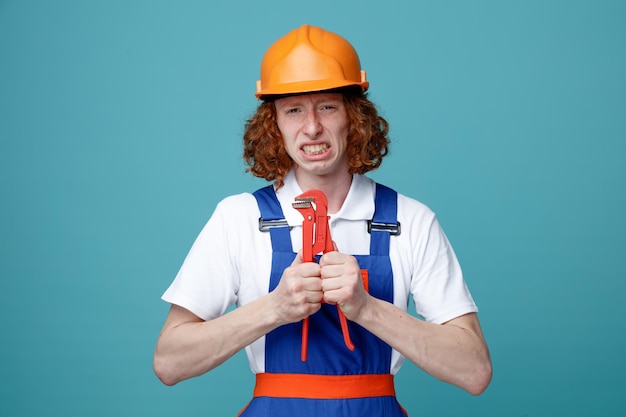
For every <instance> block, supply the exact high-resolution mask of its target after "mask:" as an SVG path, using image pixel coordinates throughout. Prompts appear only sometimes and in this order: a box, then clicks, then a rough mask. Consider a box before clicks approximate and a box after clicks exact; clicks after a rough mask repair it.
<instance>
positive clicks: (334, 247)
mask: <svg viewBox="0 0 626 417" xmlns="http://www.w3.org/2000/svg"><path fill="white" fill-rule="evenodd" d="M333 250H334V251H335V252H339V248H337V242H335V241H334V240H333Z"/></svg>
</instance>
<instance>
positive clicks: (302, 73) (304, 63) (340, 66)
mask: <svg viewBox="0 0 626 417" xmlns="http://www.w3.org/2000/svg"><path fill="white" fill-rule="evenodd" d="M350 86H359V87H361V89H362V91H366V90H367V88H368V87H369V82H367V80H366V78H365V71H364V70H362V69H361V62H360V61H359V56H358V55H357V53H356V50H355V49H354V47H353V46H352V45H351V44H350V43H349V42H348V41H347V40H345V39H344V38H342V37H341V36H339V35H337V34H335V33H333V32H329V31H327V30H324V29H322V28H319V27H315V26H309V25H302V26H301V27H299V28H298V29H295V30H292V31H291V32H289V33H288V34H287V35H285V36H283V37H282V38H280V39H278V40H277V41H276V42H274V44H273V45H272V46H270V47H269V49H268V50H267V52H265V56H263V61H262V62H261V79H260V80H259V81H257V82H256V94H255V95H256V97H257V98H258V99H263V98H267V97H269V96H276V95H284V94H297V93H306V92H312V91H323V90H331V89H335V88H342V87H350Z"/></svg>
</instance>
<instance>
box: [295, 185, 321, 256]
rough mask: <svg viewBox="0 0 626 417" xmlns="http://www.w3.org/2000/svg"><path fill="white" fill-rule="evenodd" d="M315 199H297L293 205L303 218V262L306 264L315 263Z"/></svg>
mask: <svg viewBox="0 0 626 417" xmlns="http://www.w3.org/2000/svg"><path fill="white" fill-rule="evenodd" d="M314 201H315V199H314V198H309V197H300V196H298V197H296V200H295V201H294V202H293V203H292V204H291V205H292V206H293V208H295V209H296V210H298V211H299V212H300V214H301V215H302V217H303V220H302V242H303V244H302V260H303V261H304V262H313V255H314V254H315V253H314V252H313V247H314V242H313V229H314V227H315V208H314V207H313V202H314Z"/></svg>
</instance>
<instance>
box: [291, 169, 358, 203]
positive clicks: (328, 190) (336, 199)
mask: <svg viewBox="0 0 626 417" xmlns="http://www.w3.org/2000/svg"><path fill="white" fill-rule="evenodd" d="M296 180H297V181H298V185H299V186H300V188H301V189H302V191H308V190H320V191H321V192H323V193H324V194H325V195H326V198H327V199H328V213H337V212H338V211H339V209H341V206H342V205H343V202H344V201H345V200H346V196H347V195H348V192H349V191H350V185H352V175H351V174H348V173H346V175H342V176H339V177H338V176H328V177H324V176H316V177H314V178H300V176H298V171H297V170H296Z"/></svg>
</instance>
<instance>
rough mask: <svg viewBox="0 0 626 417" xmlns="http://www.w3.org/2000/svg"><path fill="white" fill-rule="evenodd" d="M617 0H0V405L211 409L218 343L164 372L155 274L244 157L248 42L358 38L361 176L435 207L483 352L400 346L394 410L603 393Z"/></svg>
mask: <svg viewBox="0 0 626 417" xmlns="http://www.w3.org/2000/svg"><path fill="white" fill-rule="evenodd" d="M625 19H626V2H623V1H617V0H616V1H608V0H598V1H591V0H589V1H580V0H572V1H567V0H562V1H556V0H541V1H539V0H529V1H496V0H493V1H487V0H480V1H434V0H433V1H409V0H406V1H393V0H389V1H364V0H362V1H339V0H319V1H317V2H299V3H298V2H288V1H275V0H267V1H264V2H255V1H234V2H227V1H221V2H216V1H147V0H146V1H121V0H120V1H95V0H94V1H79V0H76V1H68V0H59V1H35V0H30V1H29V0H25V1H11V0H0V216H1V217H0V323H1V324H0V416H2V417H17V416H47V415H51V416H52V415H54V416H131V415H151V416H170V415H184V416H235V415H236V414H237V412H238V411H239V410H240V409H241V408H242V407H244V406H245V404H246V403H247V401H248V400H249V398H250V395H251V391H252V385H253V377H252V374H251V373H250V371H249V368H248V365H247V362H246V360H245V357H244V355H243V354H242V353H239V354H237V355H236V356H235V357H234V358H232V359H231V360H229V361H228V362H227V363H225V364H224V365H223V366H222V367H220V368H218V369H217V370H215V371H214V372H212V373H209V374H207V375H204V376H201V377H199V378H195V379H192V380H189V381H185V382H183V383H180V384H179V385H177V386H175V387H165V386H163V385H161V383H160V382H159V381H158V380H157V378H156V377H155V376H154V374H153V372H152V368H151V360H152V352H153V349H154V344H155V341H156V338H157V336H158V333H159V331H160V328H161V325H162V323H163V320H164V318H165V315H166V313H167V309H168V306H167V304H165V303H164V302H162V301H161V300H160V296H161V294H162V292H163V291H164V290H165V289H166V287H167V286H168V285H169V283H170V282H171V280H172V279H173V277H174V275H175V274H176V272H177V270H178V268H179V266H180V264H181V262H182V261H183V258H184V256H185V255H186V253H187V251H188V249H189V247H190V246H191V244H192V242H193V240H194V238H195V236H196V235H197V233H198V232H199V231H200V229H201V227H202V226H203V225H204V223H205V222H206V220H207V219H208V217H209V216H210V215H211V213H212V211H213V208H214V206H215V204H216V203H217V202H218V201H219V200H220V199H221V198H223V197H225V196H226V195H229V194H233V193H239V192H243V191H252V190H254V189H255V188H256V187H258V186H260V185H263V182H261V181H259V180H254V179H252V178H251V177H250V176H249V175H248V174H245V173H244V169H245V166H244V163H243V161H242V158H241V150H242V146H241V134H242V130H243V123H244V122H245V120H246V119H247V118H248V117H249V116H250V114H251V113H252V112H253V111H254V109H255V107H256V105H257V101H256V99H255V98H254V96H253V93H254V90H255V81H256V80H257V79H258V68H259V63H260V61H261V58H262V56H263V53H264V51H265V49H266V48H267V47H268V46H269V45H270V44H271V43H272V42H273V41H274V40H276V39H277V38H278V37H280V36H282V35H283V34H285V33H286V32H288V31H289V30H291V29H293V28H295V27H298V26H300V25H301V24H303V23H309V24H313V25H319V26H322V27H324V28H326V29H329V30H332V31H335V32H338V33H340V34H341V35H343V36H345V37H346V38H348V39H349V40H350V41H351V42H352V43H353V44H354V45H355V47H356V48H357V49H358V51H359V54H360V56H361V61H362V65H363V67H364V69H366V70H367V72H368V78H369V80H370V82H371V93H370V98H371V99H372V100H373V101H374V102H376V103H377V104H378V106H379V108H380V111H381V113H382V114H383V116H384V117H386V118H387V120H388V121H389V122H390V124H391V138H392V142H393V143H392V148H391V153H390V156H389V157H388V158H387V159H386V160H385V161H384V163H383V166H382V167H381V169H380V170H379V171H376V172H375V173H373V174H372V175H371V176H372V177H373V178H375V179H376V180H379V181H381V182H383V183H385V184H387V185H390V186H393V187H394V188H396V189H398V190H399V191H400V192H402V193H405V194H408V195H410V196H412V197H414V198H417V199H419V200H421V201H423V202H424V203H426V204H427V205H429V206H430V207H431V208H432V209H433V210H434V211H435V212H437V214H438V216H439V219H440V221H441V223H442V224H443V226H444V229H445V230H446V232H447V234H448V237H449V238H450V240H451V241H452V243H453V245H454V247H455V249H456V251H457V255H458V256H459V258H460V261H461V263H462V266H463V268H464V272H465V275H466V280H467V282H468V284H469V286H470V288H471V290H472V293H473V295H474V297H475V299H476V301H477V302H478V304H479V307H480V310H481V311H480V318H481V322H482V324H483V327H484V332H485V335H486V337H487V340H488V342H489V346H490V349H491V353H492V358H493V364H494V378H493V382H492V384H491V386H490V387H489V388H488V390H487V391H486V392H485V393H484V394H483V395H482V396H480V397H472V396H470V395H469V394H466V393H465V392H463V391H461V390H459V389H457V388H454V387H452V386H448V385H445V384H444V383H442V382H439V381H437V380H435V379H434V378H432V377H430V376H428V375H426V374H424V373H423V372H422V371H420V370H419V369H418V368H417V367H415V366H413V365H411V364H407V365H406V366H405V367H404V368H403V369H402V370H401V372H400V374H399V375H398V378H397V379H398V381H397V382H398V395H399V398H400V401H401V403H402V404H403V405H404V406H405V408H407V409H408V411H409V414H410V415H411V416H481V417H488V416H493V417H523V416H557V415H559V416H560V415H563V416H565V415H567V416H604V417H606V416H621V415H623V413H624V412H625V411H624V409H625V405H626V404H625V402H624V390H625V389H626V383H625V382H624V373H625V372H626V360H625V359H624V352H625V351H626V331H625V326H624V324H623V319H624V315H625V313H626V308H625V304H626V303H625V293H626V272H625V271H624V267H623V264H624V262H623V260H624V254H623V252H624V250H625V249H626V245H625V243H624V235H625V233H626V221H625V219H624V217H625V216H624V215H625V213H626V209H625V205H626V204H625V203H626V184H625V182H626V181H625V180H626V144H625V141H626V47H625V46H624V43H625V41H626V25H625V24H624V22H625V21H626V20H625Z"/></svg>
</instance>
